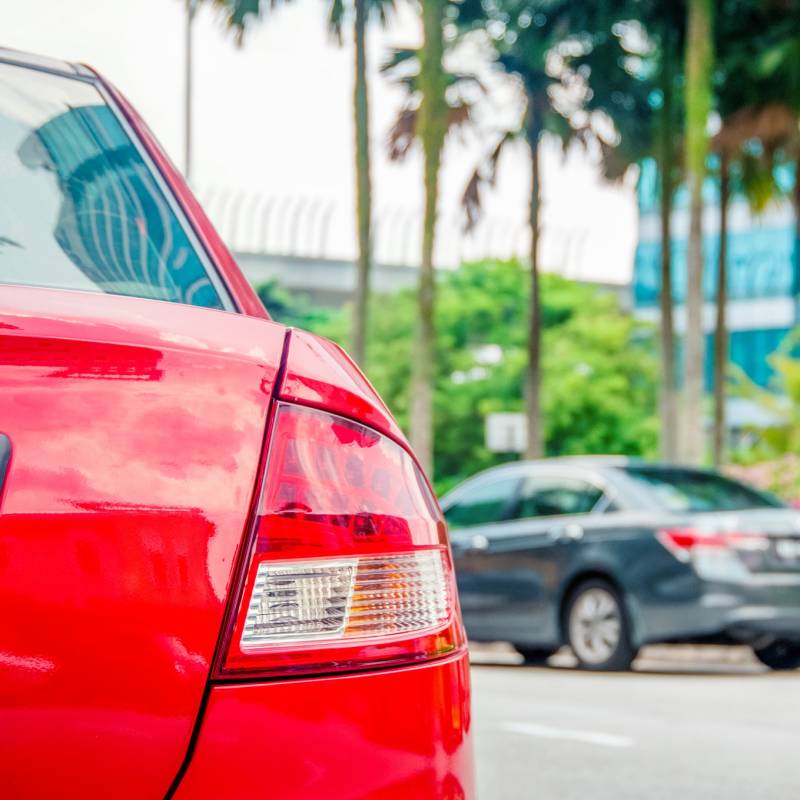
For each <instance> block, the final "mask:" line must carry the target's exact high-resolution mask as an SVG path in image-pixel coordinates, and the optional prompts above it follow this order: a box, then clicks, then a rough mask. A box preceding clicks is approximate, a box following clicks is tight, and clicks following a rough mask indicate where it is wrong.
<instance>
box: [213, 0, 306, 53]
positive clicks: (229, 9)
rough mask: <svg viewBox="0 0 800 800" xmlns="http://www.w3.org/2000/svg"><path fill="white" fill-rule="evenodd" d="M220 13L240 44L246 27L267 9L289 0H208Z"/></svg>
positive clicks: (272, 8) (260, 16) (272, 9)
mask: <svg viewBox="0 0 800 800" xmlns="http://www.w3.org/2000/svg"><path fill="white" fill-rule="evenodd" d="M209 1H210V3H211V5H212V6H214V8H216V9H217V10H218V12H219V13H220V15H221V17H222V19H223V22H224V24H225V27H227V28H229V29H230V30H231V31H233V35H234V40H235V41H236V44H237V45H239V46H241V44H242V43H243V41H244V36H245V33H246V32H247V29H248V27H249V26H250V25H251V24H252V23H253V22H257V21H258V20H260V19H261V18H262V17H263V16H264V15H265V14H266V13H267V12H268V11H274V10H275V9H276V8H277V7H278V6H280V5H283V4H284V3H288V2H291V0H209Z"/></svg>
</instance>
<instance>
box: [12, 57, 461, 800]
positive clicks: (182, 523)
mask: <svg viewBox="0 0 800 800" xmlns="http://www.w3.org/2000/svg"><path fill="white" fill-rule="evenodd" d="M0 181H2V184H1V185H2V203H0V612H2V613H0V786H2V792H3V795H4V796H6V797H14V798H47V797H58V798H63V797H76V798H77V797H80V798H93V797H103V798H108V797H114V798H116V799H117V800H122V799H124V798H150V797H152V798H156V797H165V796H168V797H176V798H185V799H186V800H192V799H194V798H206V797H208V798H226V797H231V798H233V797H236V798H243V797H247V798H257V797H265V798H267V797H268V798H273V800H279V799H280V798H304V799H307V798H325V799H326V800H328V799H331V798H364V800H366V798H375V799H376V800H378V798H381V799H383V798H470V797H472V796H473V788H472V754H471V746H470V742H469V731H470V717H469V714H470V711H469V681H468V671H467V658H466V650H465V639H464V633H463V629H462V625H461V619H460V615H459V611H458V605H457V597H456V590H455V584H454V580H453V568H452V561H451V557H450V550H449V546H448V542H447V535H446V530H445V526H444V522H443V519H442V516H441V513H440V511H439V507H438V505H437V503H436V500H435V499H434V496H433V494H432V492H431V490H430V487H429V485H428V483H427V481H426V479H425V477H424V476H423V474H422V472H421V471H420V469H419V467H418V465H417V463H416V461H415V459H414V456H413V454H412V453H411V451H410V449H409V447H408V445H407V443H406V441H405V439H404V438H403V435H402V433H401V432H400V430H399V429H398V427H397V425H396V423H395V422H394V420H393V419H392V417H391V415H390V413H389V412H388V410H387V409H386V407H385V406H384V405H383V403H382V402H381V400H380V399H379V398H378V397H377V395H376V394H375V392H374V390H373V389H372V388H371V386H370V385H369V383H368V382H367V381H366V380H365V379H364V377H363V376H362V375H361V373H360V372H359V371H358V369H357V368H356V367H355V366H354V365H353V363H352V362H351V361H350V360H349V359H348V358H347V356H346V355H345V354H344V353H343V352H342V351H341V350H340V349H339V348H337V347H336V346H335V345H332V344H331V343H329V342H326V341H323V340H321V339H318V338H316V337H314V336H311V335H309V334H306V333H303V332H301V331H297V330H288V329H286V328H284V327H282V326H281V325H278V324H276V323H274V322H271V321H270V320H269V318H268V316H267V314H266V313H265V311H264V309H263V308H262V306H261V304H260V302H259V301H258V299H257V297H256V296H255V294H254V293H253V291H252V290H251V289H250V287H249V285H248V284H247V282H246V281H245V279H244V278H243V276H242V274H241V273H240V272H239V270H238V268H237V267H236V265H235V264H234V262H233V260H232V259H231V257H230V255H229V253H228V252H227V251H226V249H225V247H224V246H223V245H222V243H221V241H220V239H219V237H218V236H217V235H216V233H215V232H214V230H213V229H212V228H211V226H210V224H209V223H208V221H207V219H206V217H205V216H204V214H203V212H202V210H201V209H200V208H199V206H198V205H197V203H196V201H195V200H194V198H193V197H192V195H191V194H190V192H189V190H188V189H187V188H186V186H185V184H184V183H183V182H182V180H181V179H180V177H179V176H178V174H177V173H176V171H175V169H174V168H173V167H172V165H171V164H170V163H169V161H168V160H167V159H166V158H165V156H164V155H163V153H162V151H161V150H160V149H159V147H158V145H157V144H156V143H155V141H154V140H153V138H152V136H151V134H150V133H149V132H148V130H147V128H146V127H145V126H144V125H143V123H142V122H141V120H140V119H139V118H138V117H137V115H136V114H135V112H134V111H133V110H132V109H131V108H130V107H129V106H128V104H127V103H126V102H125V100H124V99H123V98H122V97H121V96H120V95H119V94H118V93H117V92H116V91H115V90H114V89H113V88H112V87H111V86H109V85H108V84H107V83H106V82H104V81H103V79H102V78H100V77H98V76H97V75H96V74H95V73H93V72H91V71H90V70H88V69H86V68H83V67H76V66H73V65H69V64H64V63H59V62H53V61H49V60H44V59H38V58H34V57H30V56H24V55H21V54H18V53H14V52H10V51H0Z"/></svg>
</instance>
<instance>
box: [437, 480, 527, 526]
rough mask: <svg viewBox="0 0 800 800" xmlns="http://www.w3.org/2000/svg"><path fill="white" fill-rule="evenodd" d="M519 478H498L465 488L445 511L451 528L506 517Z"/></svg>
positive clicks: (490, 521) (500, 520)
mask: <svg viewBox="0 0 800 800" xmlns="http://www.w3.org/2000/svg"><path fill="white" fill-rule="evenodd" d="M518 485H519V478H518V477H515V478H499V479H498V480H493V481H488V482H486V483H483V484H480V485H478V486H476V487H475V488H474V489H473V490H470V489H469V487H465V488H466V493H465V495H464V497H463V499H462V500H460V501H459V502H457V503H454V504H453V505H452V506H450V508H448V509H447V510H446V511H445V512H444V515H445V518H446V519H447V524H448V525H449V526H450V527H451V528H467V527H470V526H472V525H488V524H490V523H492V522H502V521H503V520H504V519H507V518H508V513H509V511H510V510H511V505H512V503H513V501H514V499H515V497H516V495H517V487H518Z"/></svg>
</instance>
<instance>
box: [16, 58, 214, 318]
mask: <svg viewBox="0 0 800 800" xmlns="http://www.w3.org/2000/svg"><path fill="white" fill-rule="evenodd" d="M0 185H2V192H3V198H2V202H0V283H13V284H23V285H28V286H47V287H53V288H60V289H82V290H87V291H97V292H107V293H110V294H123V295H133V296H136V297H146V298H153V299H159V300H172V301H176V302H180V303H187V304H190V305H197V306H206V307H213V308H222V307H223V306H224V302H223V299H222V290H221V288H220V287H219V285H218V279H217V278H216V276H212V275H211V273H210V272H209V271H208V270H207V269H206V267H205V265H204V263H203V261H202V260H201V258H200V256H199V255H198V252H197V251H196V249H195V247H194V246H193V243H192V242H191V241H190V239H189V235H188V234H187V231H186V230H185V229H184V228H183V226H182V225H181V223H180V221H179V220H178V218H177V216H176V214H175V211H174V210H173V208H172V207H171V205H170V203H169V202H168V199H167V198H166V197H165V195H164V194H163V192H162V191H161V189H160V187H159V184H158V182H157V181H156V179H155V178H154V175H153V173H151V171H150V169H149V167H148V165H147V164H146V163H145V161H144V159H143V157H142V155H141V153H140V152H139V150H137V148H136V146H135V145H134V143H133V142H132V141H131V139H130V138H129V137H128V135H127V133H126V132H125V130H124V128H123V127H122V125H121V124H120V122H119V121H118V119H117V118H116V116H115V115H114V113H113V111H112V109H111V108H110V107H109V106H108V105H107V104H106V103H105V102H104V100H103V97H102V96H101V94H100V92H99V91H98V90H97V89H96V88H95V86H94V85H92V84H91V83H87V82H85V81H81V80H78V79H71V78H67V77H62V76H59V75H53V74H49V73H46V72H40V71H35V70H31V69H25V68H22V67H16V66H12V65H9V64H2V63H0ZM215 283H216V284H217V285H215Z"/></svg>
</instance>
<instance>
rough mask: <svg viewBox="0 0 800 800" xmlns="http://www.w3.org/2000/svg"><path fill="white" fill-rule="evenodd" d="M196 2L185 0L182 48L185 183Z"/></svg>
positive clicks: (189, 144) (189, 171) (189, 152)
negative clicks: (183, 59) (183, 43)
mask: <svg viewBox="0 0 800 800" xmlns="http://www.w3.org/2000/svg"><path fill="white" fill-rule="evenodd" d="M197 5H198V0H186V41H185V47H184V57H185V62H184V92H185V93H184V98H183V117H184V118H183V147H184V150H183V176H184V178H186V182H187V183H191V178H192V25H193V24H194V15H195V14H196V13H197Z"/></svg>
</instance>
